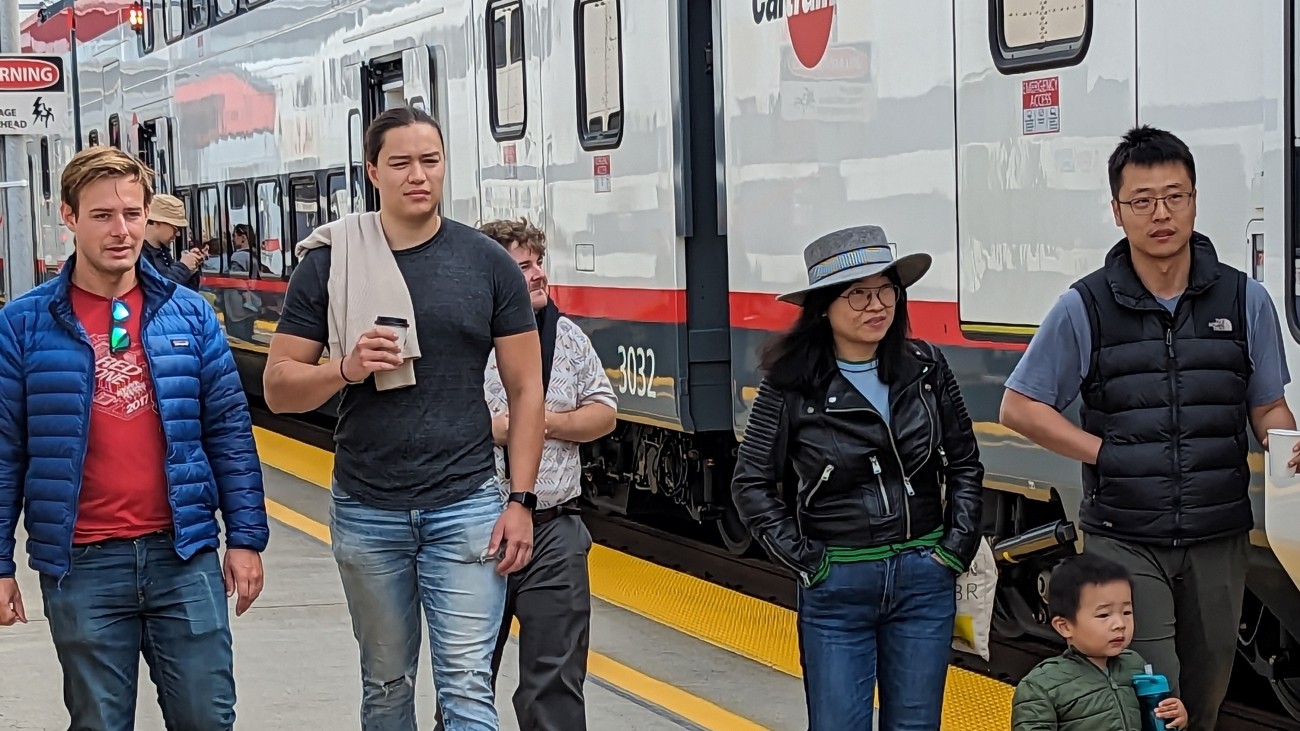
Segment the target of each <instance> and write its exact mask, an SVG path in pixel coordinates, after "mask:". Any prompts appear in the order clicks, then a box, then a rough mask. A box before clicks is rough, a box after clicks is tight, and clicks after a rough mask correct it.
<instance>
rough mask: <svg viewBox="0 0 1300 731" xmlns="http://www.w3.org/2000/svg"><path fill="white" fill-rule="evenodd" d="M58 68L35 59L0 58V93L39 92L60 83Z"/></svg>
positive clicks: (47, 62)
mask: <svg viewBox="0 0 1300 731" xmlns="http://www.w3.org/2000/svg"><path fill="white" fill-rule="evenodd" d="M59 72H60V69H59V67H58V66H56V65H54V64H53V63H50V62H49V61H44V60H41V59H36V58H13V57H9V58H0V91H41V90H43V89H48V88H50V87H52V86H57V85H58V84H59V82H60V79H59V76H60V73H59Z"/></svg>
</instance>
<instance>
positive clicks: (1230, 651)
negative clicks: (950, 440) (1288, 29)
mask: <svg viewBox="0 0 1300 731" xmlns="http://www.w3.org/2000/svg"><path fill="white" fill-rule="evenodd" d="M1109 168H1110V170H1109V173H1110V187H1111V193H1112V195H1113V197H1114V199H1113V200H1112V201H1111V210H1112V212H1113V214H1114V216H1115V224H1116V225H1117V226H1119V227H1121V228H1123V229H1124V233H1125V235H1126V238H1124V239H1122V240H1121V241H1120V242H1119V243H1118V244H1116V245H1115V246H1114V248H1112V249H1111V251H1110V253H1109V254H1108V255H1107V257H1106V263H1105V266H1103V267H1102V268H1101V269H1098V270H1097V271H1095V272H1093V273H1091V274H1089V275H1088V276H1086V277H1084V278H1083V279H1082V280H1080V281H1079V282H1077V283H1075V285H1074V286H1073V287H1072V288H1071V289H1070V290H1068V291H1067V292H1066V293H1065V294H1063V295H1062V296H1061V298H1060V299H1059V300H1058V301H1057V303H1056V305H1055V306H1054V307H1053V308H1052V310H1051V311H1050V312H1048V314H1047V316H1046V317H1045V318H1044V319H1043V324H1042V326H1041V327H1040V328H1039V329H1038V332H1037V334H1035V335H1034V339H1033V341H1032V342H1030V344H1029V349H1028V350H1027V351H1026V353H1025V355H1024V357H1023V358H1022V359H1021V361H1020V363H1019V365H1018V366H1017V367H1016V370H1015V372H1013V373H1012V374H1011V377H1010V379H1008V380H1007V391H1006V393H1005V395H1004V396H1003V401H1002V417H1001V420H1002V423H1003V424H1005V425H1006V426H1008V427H1010V428H1012V429H1014V430H1016V431H1018V432H1020V433H1021V434H1023V435H1025V436H1026V437H1028V438H1029V439H1031V440H1033V441H1034V442H1037V443H1038V444H1040V445H1042V446H1044V447H1046V448H1048V449H1050V450H1052V451H1054V452H1056V453H1058V454H1061V455H1064V456H1066V457H1069V458H1071V459H1077V460H1079V461H1080V462H1082V463H1083V489H1084V496H1083V505H1082V510H1081V514H1080V522H1081V523H1082V528H1083V532H1084V533H1085V541H1084V551H1086V552H1089V553H1095V554H1097V555H1101V556H1105V557H1108V558H1111V559H1113V560H1115V561H1117V562H1119V563H1121V564H1123V565H1124V566H1126V567H1127V568H1128V569H1129V571H1130V572H1132V574H1133V603H1134V609H1135V610H1136V617H1137V624H1136V631H1135V634H1134V640H1133V648H1134V649H1135V650H1137V651H1138V652H1140V653H1141V654H1142V656H1143V657H1145V658H1146V659H1147V661H1148V662H1150V663H1152V664H1153V665H1154V666H1155V669H1156V671H1157V672H1160V673H1162V674H1164V675H1166V676H1168V677H1169V680H1170V683H1171V685H1172V686H1173V688H1174V693H1175V694H1176V695H1179V696H1180V697H1182V698H1184V699H1186V701H1187V708H1188V711H1189V713H1190V715H1191V724H1190V729H1191V730H1192V731H1210V729H1213V728H1214V726H1215V721H1216V719H1217V718H1218V714H1219V705H1220V704H1221V703H1222V702H1223V698H1224V696H1225V695H1226V694H1227V691H1228V680H1229V678H1230V676H1231V672H1232V661H1233V656H1234V654H1235V652H1236V644H1237V623H1238V621H1239V619H1240V616H1241V605H1242V596H1243V593H1244V591H1245V580H1246V554H1247V551H1248V549H1249V546H1250V544H1249V538H1248V536H1249V532H1250V529H1251V528H1252V527H1253V526H1254V518H1253V516H1252V515H1251V507H1250V498H1249V495H1248V494H1247V489H1248V487H1249V485H1250V468H1249V467H1248V466H1247V463H1246V456H1247V449H1248V446H1249V435H1248V433H1247V425H1248V424H1249V426H1251V427H1253V429H1254V433H1255V436H1256V437H1257V438H1258V439H1259V440H1260V441H1261V442H1265V443H1266V442H1267V439H1268V430H1269V429H1272V428H1285V429H1294V428H1295V417H1294V416H1292V414H1291V409H1290V408H1288V407H1287V404H1286V401H1285V400H1284V399H1283V387H1284V386H1285V385H1286V384H1287V382H1288V381H1289V380H1290V376H1289V374H1288V372H1287V367H1286V360H1285V356H1284V354H1283V350H1282V332H1281V329H1280V327H1279V326H1278V319H1277V312H1276V311H1275V310H1274V309H1273V304H1272V302H1271V301H1270V300H1269V297H1268V293H1267V292H1266V291H1265V290H1264V287H1263V285H1261V284H1260V283H1259V282H1256V281H1254V280H1252V279H1250V278H1248V277H1246V275H1245V274H1243V273H1242V272H1240V271H1238V270H1236V269H1233V268H1232V267H1230V266H1228V265H1227V264H1223V263H1222V262H1220V261H1219V260H1218V257H1217V255H1216V254H1215V251H1214V246H1213V245H1212V244H1211V243H1210V240H1209V239H1208V238H1206V237H1205V236H1203V235H1201V234H1199V233H1196V232H1195V230H1194V225H1195V222H1196V167H1195V163H1194V162H1193V160H1192V153H1191V151H1190V150H1188V148H1187V145H1185V144H1184V143H1183V142H1182V141H1181V140H1179V139H1178V138H1177V137H1175V136H1174V135H1172V134H1170V133H1168V132H1165V131H1162V130H1156V129H1152V128H1150V127H1141V128H1138V129H1134V130H1132V131H1130V132H1129V133H1128V134H1127V135H1125V136H1124V139H1123V140H1122V141H1121V142H1120V144H1119V146H1118V147H1117V148H1116V149H1115V152H1114V153H1113V154H1112V155H1111V158H1110V164H1109ZM1080 395H1082V397H1083V410H1082V422H1083V428H1082V429H1080V428H1079V427H1076V426H1075V425H1074V424H1072V423H1070V421H1069V420H1067V419H1066V418H1065V417H1064V416H1062V415H1061V414H1060V412H1061V411H1063V410H1065V408H1066V407H1067V406H1069V405H1070V403H1072V402H1073V401H1074V399H1075V398H1076V397H1078V396H1080ZM1291 461H1292V464H1293V465H1294V464H1295V463H1296V462H1297V461H1298V458H1296V457H1294V456H1293V458H1292V460H1291ZM1175 619H1176V620H1177V621H1176V622H1175ZM1175 633H1176V635H1177V636H1176V637H1175ZM1180 660H1182V661H1183V662H1181V663H1180Z"/></svg>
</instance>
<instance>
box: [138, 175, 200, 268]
mask: <svg viewBox="0 0 1300 731" xmlns="http://www.w3.org/2000/svg"><path fill="white" fill-rule="evenodd" d="M188 225H189V223H188V222H187V221H186V220H185V204H183V203H181V199H180V198H177V197H176V196H173V195H167V194H166V193H159V194H157V195H155V196H154V197H153V200H152V201H151V202H150V203H149V223H148V224H147V225H146V226H145V229H144V244H145V245H144V248H143V249H142V250H141V254H142V256H143V257H144V258H145V259H147V260H148V261H149V263H150V264H152V265H153V268H154V269H157V270H158V272H159V273H160V274H162V275H163V276H164V277H167V278H168V279H170V280H172V281H173V282H176V283H177V284H181V285H184V286H186V287H189V288H190V289H192V290H195V291H198V289H199V267H200V266H202V265H203V259H204V258H205V254H204V253H203V252H202V251H200V250H198V249H191V250H189V251H186V252H185V253H184V254H181V257H180V259H175V258H173V257H172V251H171V249H172V242H174V241H176V236H177V234H179V233H180V231H181V229H183V228H185V227H187V226H188Z"/></svg>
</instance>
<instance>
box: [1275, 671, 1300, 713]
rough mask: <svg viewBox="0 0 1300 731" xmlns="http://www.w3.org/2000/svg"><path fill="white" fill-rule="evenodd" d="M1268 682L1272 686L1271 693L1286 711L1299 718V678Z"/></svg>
mask: <svg viewBox="0 0 1300 731" xmlns="http://www.w3.org/2000/svg"><path fill="white" fill-rule="evenodd" d="M1269 684H1270V685H1272V686H1273V693H1274V694H1276V695H1277V700H1278V702H1279V703H1281V704H1282V707H1283V708H1284V709H1286V712H1287V713H1289V714H1291V717H1292V718H1297V719H1300V678H1282V679H1281V680H1270V681H1269Z"/></svg>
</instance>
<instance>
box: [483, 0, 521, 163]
mask: <svg viewBox="0 0 1300 731" xmlns="http://www.w3.org/2000/svg"><path fill="white" fill-rule="evenodd" d="M487 47H488V56H489V60H490V63H489V64H488V100H489V102H488V103H489V105H490V107H491V114H490V115H489V116H490V118H491V127H492V136H493V137H495V138H496V139H498V140H513V139H518V138H520V137H523V136H524V127H525V126H526V124H527V120H528V114H527V100H526V97H527V93H528V86H527V82H526V79H525V74H524V6H523V3H522V2H520V0H509V1H508V2H501V3H494V4H492V5H491V6H489V7H488V44H487Z"/></svg>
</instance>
